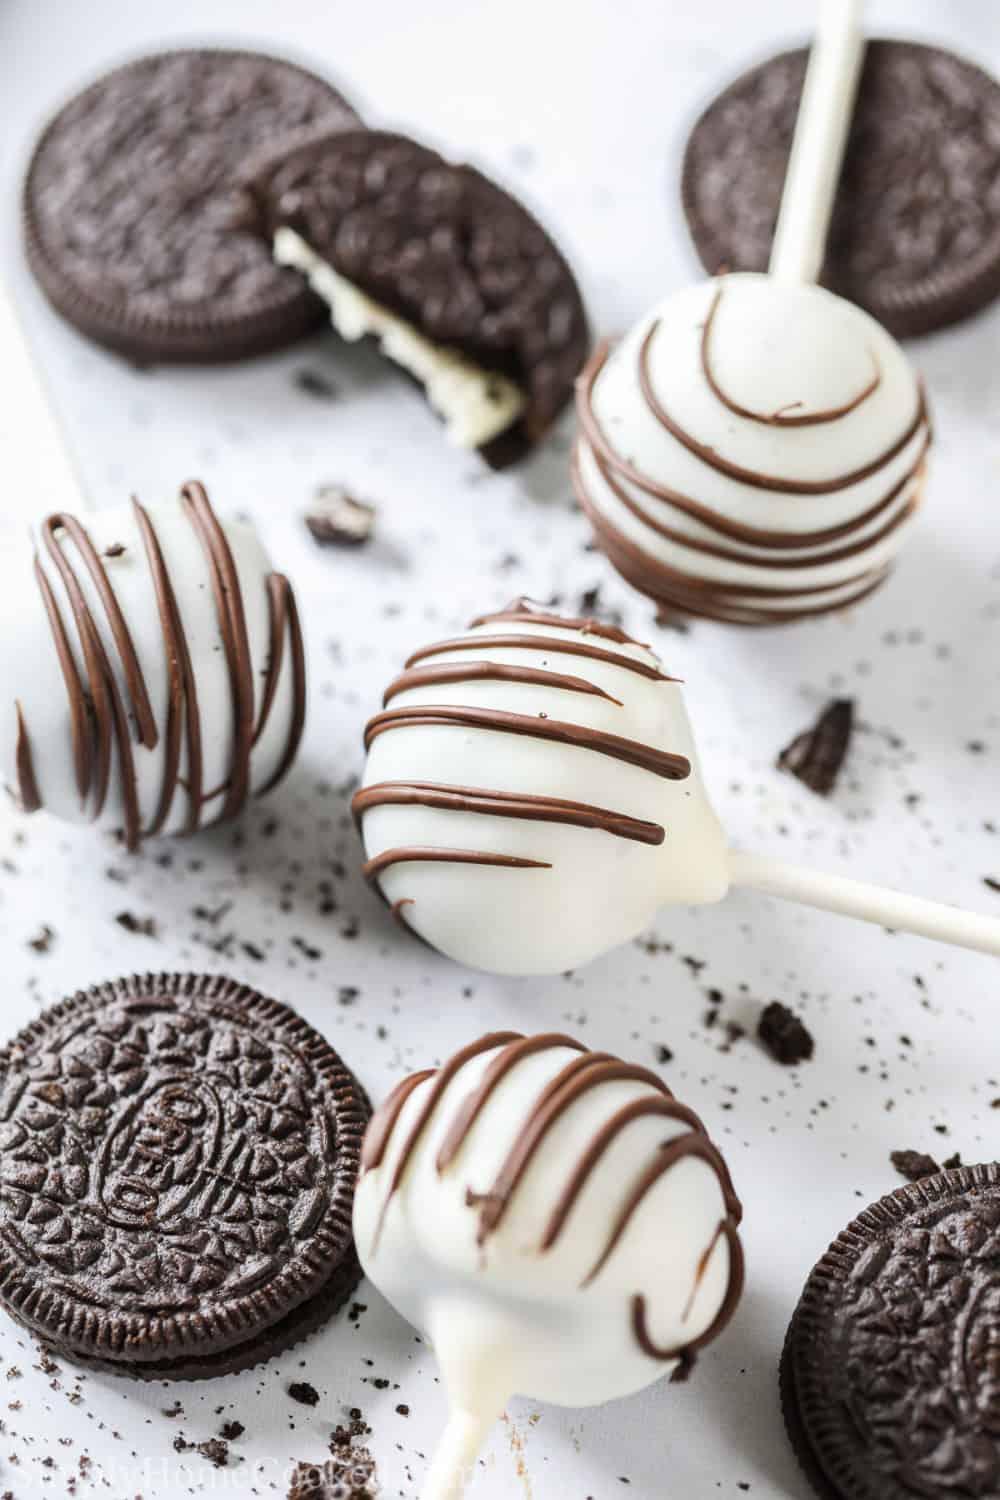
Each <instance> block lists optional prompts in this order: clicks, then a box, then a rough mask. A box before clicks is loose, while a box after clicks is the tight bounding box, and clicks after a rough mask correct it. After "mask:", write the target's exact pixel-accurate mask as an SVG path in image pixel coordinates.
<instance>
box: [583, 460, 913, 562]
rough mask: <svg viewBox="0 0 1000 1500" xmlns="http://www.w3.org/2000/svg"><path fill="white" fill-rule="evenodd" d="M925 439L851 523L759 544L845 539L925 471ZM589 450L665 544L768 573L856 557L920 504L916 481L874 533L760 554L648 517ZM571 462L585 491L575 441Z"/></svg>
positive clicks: (779, 546)
mask: <svg viewBox="0 0 1000 1500" xmlns="http://www.w3.org/2000/svg"><path fill="white" fill-rule="evenodd" d="M929 443H930V439H929V438H927V437H925V439H924V444H923V447H922V448H921V450H920V452H919V453H918V455H917V458H916V461H915V463H914V464H913V467H912V468H910V469H908V470H907V471H906V473H905V474H904V475H903V477H902V479H900V480H899V481H898V482H897V483H896V484H894V485H893V486H892V489H891V490H889V491H888V493H887V494H885V495H883V496H882V498H881V499H880V500H877V501H876V502H875V504H874V505H872V506H870V507H869V508H868V509H867V510H866V511H863V512H862V513H861V515H859V516H856V517H854V518H853V519H852V520H850V521H844V522H841V524H840V525H839V526H831V527H828V528H827V529H826V531H810V532H800V533H797V534H795V535H791V534H789V533H788V532H775V531H771V532H764V533H759V535H762V536H766V537H767V542H766V543H764V544H761V545H766V547H767V548H769V549H771V548H773V549H774V550H776V551H779V552H782V551H790V550H791V549H792V548H794V549H795V550H796V551H797V550H799V549H800V548H808V547H818V546H821V545H823V544H825V543H827V542H830V541H836V540H839V539H840V538H843V537H849V536H851V535H853V534H854V533H855V532H858V531H860V530H862V529H863V528H864V527H866V526H868V525H869V524H870V523H871V522H872V521H874V520H876V519H877V517H878V516H880V515H881V514H882V513H883V511H886V510H888V509H889V507H890V506H891V505H893V504H894V502H895V501H897V500H898V499H899V497H900V496H901V495H902V493H903V491H904V490H905V489H906V488H907V486H908V485H910V484H913V483H914V481H919V480H920V479H921V478H922V477H923V472H924V469H925V455H926V453H927V448H928V446H929ZM591 452H592V453H593V457H594V462H595V463H596V464H597V467H598V470H599V472H600V474H601V478H602V479H603V480H604V482H605V484H606V485H607V486H608V488H609V489H610V490H611V492H612V494H613V495H614V496H615V498H616V499H617V500H619V501H620V502H621V504H622V505H624V507H625V509H626V510H628V511H630V512H631V514H632V515H633V516H635V518H636V520H637V521H641V522H642V524H643V525H644V526H648V527H649V529H650V530H651V531H655V532H656V533H657V535H658V536H662V537H663V538H664V539H665V540H666V541H668V542H676V543H677V545H678V546H680V547H686V548H689V549H690V550H691V551H692V552H700V553H703V554H704V555H705V556H707V557H718V558H721V559H722V560H723V561H724V562H733V563H740V564H744V565H746V566H747V567H753V568H765V569H767V571H768V572H772V571H774V570H775V569H781V570H785V569H793V570H794V569H797V568H816V567H822V566H824V565H826V564H828V563H835V562H843V561H844V560H845V559H846V558H849V557H855V556H859V555H860V554H861V553H863V552H866V551H868V549H869V548H871V547H874V546H876V545H877V544H878V543H879V542H882V541H884V540H885V538H886V537H887V536H891V535H892V533H893V532H894V531H895V530H896V528H897V526H901V525H902V524H903V522H904V521H908V520H909V519H910V517H911V516H912V515H913V514H914V512H915V510H916V509H917V506H918V504H919V483H917V484H916V485H915V487H914V493H913V494H912V495H911V496H910V497H909V498H908V500H907V501H906V503H905V504H903V505H901V506H899V508H898V509H897V510H896V512H895V514H894V515H892V516H890V518H889V520H888V521H886V523H885V524H884V525H883V526H882V527H881V528H880V529H879V530H878V531H874V532H870V533H869V534H868V535H867V536H864V537H858V538H857V539H856V540H855V541H853V542H848V543H846V544H845V545H844V546H843V547H839V548H836V549H834V550H832V551H829V552H824V551H818V552H817V551H813V552H810V553H809V555H808V556H806V557H780V556H779V557H773V556H769V555H768V556H762V555H761V553H759V552H758V553H753V552H741V551H740V550H739V549H738V548H735V547H723V546H720V545H719V544H717V543H715V542H708V541H705V539H704V538H703V537H696V536H690V535H689V534H688V533H687V532H684V531H678V530H676V529H675V528H674V527H672V526H667V525H666V524H665V523H664V522H663V521H660V520H658V519H657V518H656V517H655V516H652V515H650V514H649V512H648V511H647V510H645V509H644V508H643V506H641V505H640V504H639V503H638V501H636V500H635V499H634V498H633V496H632V495H630V494H629V492H628V490H627V489H626V488H625V486H624V484H622V483H621V481H620V480H619V479H618V478H617V477H616V476H615V474H614V473H613V471H612V470H611V468H610V466H609V465H608V464H606V463H605V462H604V460H603V459H602V458H601V456H600V455H599V454H598V453H597V452H596V451H595V450H594V449H591ZM570 463H571V468H572V475H573V481H574V486H575V488H576V492H577V494H579V493H580V492H581V490H582V489H583V474H582V472H581V470H580V450H579V444H576V445H575V446H574V449H573V454H572V457H571V459H570ZM713 529H718V528H713ZM745 529H749V528H745ZM663 566H664V567H665V566H666V564H664V565H663ZM692 581H693V582H696V583H697V582H700V583H702V584H704V583H706V582H711V583H713V584H715V585H716V586H717V587H719V588H725V587H726V586H727V584H726V581H725V580H722V579H713V580H705V579H698V578H697V577H694V578H693V580H692ZM729 586H730V587H733V588H735V587H738V585H736V584H732V585H729Z"/></svg>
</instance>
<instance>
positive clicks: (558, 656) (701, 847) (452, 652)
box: [354, 599, 1000, 974]
mask: <svg viewBox="0 0 1000 1500" xmlns="http://www.w3.org/2000/svg"><path fill="white" fill-rule="evenodd" d="M384 705H385V706H384V709H383V711H382V712H381V713H378V714H376V715H375V717H374V718H373V719H372V720H371V721H370V722H369V724H368V727H367V730H366V735H365V742H366V745H367V748H368V761H367V765H366V768H365V774H364V778H363V782H362V786H361V788H360V790H359V791H358V792H357V793H356V795H355V798H354V814H355V817H356V819H357V821H358V824H359V826H360V829H361V832H362V836H363V839H364V844H365V849H366V852H367V856H368V859H367V863H366V865H365V872H366V874H367V876H368V878H369V879H370V880H371V881H372V882H374V884H375V885H376V887H377V889H378V890H379V891H380V893H381V894H382V896H383V897H384V898H385V900H386V901H387V902H388V903H389V905H390V906H391V908H392V910H393V912H394V914H395V915H396V916H397V917H398V918H399V920H400V921H401V922H402V923H403V924H404V925H405V926H407V927H408V928H411V929H412V930H413V931H414V932H416V933H417V934H418V935H419V936H420V937H422V938H423V939H424V940H425V941H426V942H428V943H429V944H431V945H432V946H433V947H435V948H438V949H440V950H441V952H443V953H446V954H447V955H449V957H451V958H455V959H457V960H459V962H461V963H466V964H469V965H471V966H472V967H473V968H480V969H487V970H491V971H493V972H496V973H502V974H549V973H557V972H559V971H561V970H565V969H569V968H575V967H577V966H578V965H579V964H582V963H586V962H588V961H589V960H590V959H592V958H595V957H597V956H598V955H599V954H601V953H604V952H605V951H607V950H608V949H610V948H613V947H615V946H617V945H618V944H619V943H624V942H627V941H628V940H629V939H631V938H634V937H636V936H638V934H639V933H641V932H642V931H643V930H644V928H646V927H647V926H648V925H649V924H650V923H651V922H652V920H653V918H654V917H655V914H656V912H657V910H658V908H659V907H660V906H662V905H663V904H664V903H675V904H686V905H694V904H700V903H704V902H712V901H719V900H720V899H721V898H722V897H723V896H725V894H726V893H727V891H728V890H729V889H730V887H731V886H739V885H744V886H753V887H757V888H758V889H761V890H764V891H767V892H769V893H770V894H772V895H777V896H786V897H789V898H790V899H793V900H799V901H802V902H805V903H806V904H808V905H813V906H819V907H822V908H826V909H828V910H831V911H839V912H843V913H845V914H848V915H852V916H856V917H861V918H863V919H864V920H867V921H871V922H878V923H882V924H884V925H885V926H888V927H893V928H901V929H904V930H906V931H910V932H916V933H921V934H923V935H924V936H928V937H936V938H940V939H941V940H943V941H946V942H952V943H956V944H959V945H961V946H965V947H970V948H979V949H981V950H982V951H984V952H988V953H1000V922H998V921H996V920H995V919H991V918H989V917H986V916H979V915H977V914H974V913H969V912H963V911H960V910H958V909H957V908H954V907H950V906H943V905H938V904H936V903H934V902H930V901H923V900H918V899H916V898H914V897H910V896H904V895H899V894H897V893H895V892H892V891H885V890H880V889H879V888H877V887H875V886H870V885H864V884H862V883H860V882H858V881H855V880H847V879H844V878H841V877H838V876H831V875H824V874H820V873H818V872H813V871H811V870H808V869H802V868H800V867H798V866H794V865H790V864H787V863H785V862H784V861H780V860H774V859H769V858H765V857H761V856H757V855H753V854H748V853H743V852H739V851H736V850H733V849H730V848H728V847H727V840H726V836H725V833H724V831H723V829H722V827H721V825H720V823H719V821H718V819H717V818H716V816H715V813H714V811H713V809H712V806H711V803H710V802H709V799H708V794H707V792H706V790H705V786H704V784H703V782H702V778H701V774H700V771H699V769H698V761H697V755H696V751H695V746H694V740H693V737H692V734H691V730H690V727H689V724H688V720H687V715H686V713H685V709H684V701H683V697H682V693H681V685H680V683H679V682H678V681H677V680H676V679H675V678H672V677H670V676H668V675H667V673H665V672H664V670H663V668H662V665H661V663H660V662H659V660H658V658H657V657H656V656H655V655H654V654H653V652H652V651H651V650H650V649H649V647H648V646H643V645H640V644H639V643H638V642H637V641H634V640H632V639H631V637H629V636H627V635H626V634H625V633H624V632H623V631H621V630H618V629H617V628H616V627H613V626H610V625H605V624H601V623H599V622H596V621H593V620H587V619H571V618H568V617H565V616H562V615H558V614H554V613H552V612H551V611H548V610H545V609H542V610H539V609H537V608H535V607H533V606H532V605H531V604H530V603H529V602H528V601H526V600H523V599H522V600H518V601H517V602H516V603H515V604H513V605H511V606H510V608H509V609H507V610H504V611H501V612H500V613H497V614H492V615H483V616H481V617H480V618H479V619H477V620H475V621H473V623H472V625H471V627H470V628H469V629H468V630H467V631H465V632H463V633H462V634H460V635H457V636H454V637H452V638H450V639H447V640H443V641H439V642H437V643H436V644H435V645H431V646H427V647H425V648H423V649H422V650H419V651H416V652H414V654H413V655H412V656H411V657H410V658H409V660H408V661H407V663H406V668H405V670H404V672H403V673H402V675H401V676H399V677H397V678H396V679H395V680H394V681H393V682H392V683H390V685H389V687H388V689H387V690H386V693H385V698H384Z"/></svg>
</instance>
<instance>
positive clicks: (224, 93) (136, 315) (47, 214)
mask: <svg viewBox="0 0 1000 1500" xmlns="http://www.w3.org/2000/svg"><path fill="white" fill-rule="evenodd" d="M320 120H322V121H324V122H325V123H326V124H327V125H330V126H333V127H336V126H342V125H349V126H351V127H356V126H357V125H358V124H359V120H358V116H357V114H356V113H355V111H354V110H353V109H352V108H351V106H350V105H349V104H348V103H347V101H346V100H345V99H343V98H342V96H341V95H340V94H339V93H338V92H337V91H336V89H334V88H332V87H331V86H330V85H329V84H328V83H325V82H324V81H323V80H322V79H320V78H317V77H315V75H314V74H312V73H309V72H306V71H305V69H303V68H299V67H296V66H294V65H293V64H291V63H287V62H282V61H279V60H278V59H277V58H272V57H265V56H262V55H260V54H258V53H254V52H231V51H223V50H197V51H179V52H163V53H158V54H155V55H153V56H150V57H143V58H140V59H138V60H137V61H135V62H132V63H128V64H127V65H126V66H124V67H122V68H118V69H117V70H116V71H114V72H112V73H109V74H107V75H106V76H105V77H104V78H102V79H100V80H99V81H98V82H97V83H94V84H92V85H91V86H90V87H89V88H88V89H86V90H85V91H84V92H83V93H82V94H79V95H78V96H77V97H76V98H75V99H73V100H72V101H71V102H70V103H69V104H67V105H66V106H65V107H64V108H63V109H62V110H60V112H59V114H58V115H57V116H56V117H55V119H54V120H53V121H52V122H51V124H50V125H49V126H48V127H47V129H46V130H45V132H44V134H43V135H42V137H41V139H40V141H39V142H38V145H37V147H36V149H35V152H34V156H33V157H32V160H31V165H30V167H29V170H28V176H27V182H26V185H25V189H24V238H25V245H26V248H27V254H28V260H29V262H30V264H31V268H32V270H33V272H34V274H35V276H36V278H37V279H38V281H39V282H40V284H41V286H42V288H43V290H44V291H45V294H46V296H47V297H48V298H49V301H50V302H51V303H52V304H53V306H54V307H55V308H56V309H57V310H58V311H59V312H60V313H62V315H63V316H64V317H65V318H66V319H67V320H68V321H69V322H70V323H72V324H73V325H74V327H75V328H77V329H78V330H79V331H80V332H81V333H83V334H86V335H87V337H89V338H92V339H95V340H96V341H97V342H98V343H100V344H105V345H107V346H108V347H109V348H111V349H115V350H117V351H118V352H120V353H122V354H125V355H127V356H128V357H130V358H131V359H134V360H136V361H141V362H156V361H161V360H162V361H167V360H184V361H195V362H201V363H207V362H216V361H223V360H231V359H238V358H241V357H243V356H245V355H252V354H261V353H264V352H265V351H267V350H271V349H278V348H281V347H283V346H284V345H286V344H290V343H292V342H293V341H294V340H295V339H297V338H299V337H301V336H302V335H303V334H306V333H308V332H309V331H310V330H311V329H314V328H316V327H317V326H319V325H320V324H321V323H322V321H323V316H324V310H323V305H322V303H321V302H320V301H319V300H318V299H317V298H316V297H314V296H313V295H312V293H311V292H310V291H309V289H308V288H307V287H306V286H304V285H303V283H302V281H301V280H300V278H298V277H296V276H295V275H293V274H292V273H290V272H288V271H284V270H282V269H281V268H280V267H279V266H276V265H275V264H274V262H273V260H272V259H271V257H270V255H269V254H268V253H267V250H266V248H265V247H264V246H262V245H261V244H260V242H259V240H258V239H256V238H255V237H254V236H253V235H248V234H241V233H239V232H238V231H234V230H233V229H232V228H231V224H230V220H231V208H232V192H233V186H234V182H235V179H236V176H237V174H238V172H239V170H241V169H242V168H243V167H244V166H245V164H246V160H247V157H248V155H250V154H251V153H252V152H253V151H255V150H257V149H259V148H260V147H262V146H263V145H264V144H265V143H270V142H272V141H273V140H274V139H275V138H276V137H277V136H281V135H284V134H286V133H288V132H294V131H296V130H299V129H301V128H303V127H305V126H309V125H313V124H315V123H316V122H318V121H320Z"/></svg>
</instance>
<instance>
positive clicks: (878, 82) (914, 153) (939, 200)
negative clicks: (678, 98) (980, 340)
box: [681, 41, 1000, 338]
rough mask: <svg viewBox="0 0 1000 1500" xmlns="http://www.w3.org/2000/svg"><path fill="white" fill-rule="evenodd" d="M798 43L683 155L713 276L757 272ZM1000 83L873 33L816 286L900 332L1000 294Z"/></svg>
mask: <svg viewBox="0 0 1000 1500" xmlns="http://www.w3.org/2000/svg"><path fill="white" fill-rule="evenodd" d="M806 56H807V54H806V52H805V50H804V49H802V50H799V51H795V52H784V53H782V54H781V55H780V56H778V57H774V58H771V59H770V60H769V61H767V62H765V63H762V64H760V66H759V67H756V68H753V69H751V70H750V72H748V73H745V74H744V75H743V76H742V77H741V78H738V79H737V80H736V82H735V83H733V84H731V85H730V86H729V88H727V89H726V90H725V92H724V93H723V94H721V95H720V96H719V97H718V98H717V99H716V100H715V101H714V102H713V103H712V104H710V105H709V106H708V108H707V109H706V110H705V112H704V114H703V115H702V116H701V118H700V119H699V120H698V122H697V124H696V125H695V127H694V130H693V132H692V134H691V138H690V140H689V141H688V145H687V150H686V152H685V156H684V169H683V177H682V184H681V192H682V197H683V202H684V211H685V213H686V215H687V220H688V225H689V227H690V230H691V234H692V236H693V238H694V242H695V246H696V248H697V251H698V254H699V256H700V257H701V261H702V264H703V265H704V266H705V268H706V270H708V271H709V272H710V273H711V274H713V275H714V274H715V273H716V272H718V271H720V270H722V269H726V270H729V271H763V270H766V269H767V263H768V258H769V256H770V253H771V241H772V239H773V236H774V226H775V222H776V220H777V216H778V205H779V202H780V200H781V190H782V186H783V184H784V179H785V168H786V166H787V164H788V156H789V151H790V149H791V143H792V135H793V132H794V129H795V118H796V114H797V112H798V104H799V96H800V94H801V92H802V81H803V78H804V76H805V68H806ZM998 173H1000V85H998V84H997V83H996V82H995V81H994V80H993V79H992V78H990V77H989V76H988V74H986V73H984V72H983V71H982V69H980V68H977V67H975V66H974V65H973V64H972V63H969V62H966V61H964V59H962V58H960V57H955V56H953V55H952V54H951V53H949V52H944V51H942V50H941V49H940V48H937V47H926V46H922V45H921V44H919V43H917V42H896V41H871V42H869V43H868V45H867V48H866V51H865V59H864V65H863V69H862V74H861V83H860V87H859V90H858V97H857V104H856V108H855V113H854V118H853V122H852V125H851V132H850V136H849V139H848V143H847V151H846V155H845V159H844V168H843V172H842V175H841V180H840V186H839V188H838V191H837V200H836V204H835V207H834V213H833V221H832V224H831V227H830V235H829V240H828V244H827V255H826V263H825V266H824V269H823V276H822V281H823V284H824V285H825V286H828V287H830V288H831V289H832V290H833V291H835V292H838V293H840V295H841V296H844V297H848V298H850V300H851V301H853V302H856V303H858V305H859V306H861V307H864V308H867V310H868V311H869V312H870V313H872V314H874V316H875V317H876V318H878V320H879V322H880V323H883V324H884V325H885V327H886V328H888V330H889V332H890V333H892V334H894V335H895V336H896V337H897V338H908V337H910V336H912V335H915V334H920V333H927V332H929V331H930V330H931V329H933V328H939V327H941V326H943V325H945V324H948V323H954V322H957V321H958V319H960V318H964V317H968V316H969V315H970V314H971V313H974V312H978V311H979V309H980V308H982V307H983V306H985V305H986V304H987V303H988V302H990V301H991V300H992V299H993V298H994V297H996V296H997V295H1000V197H998V195H997V190H996V184H997V175H998Z"/></svg>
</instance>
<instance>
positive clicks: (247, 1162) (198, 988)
mask: <svg viewBox="0 0 1000 1500" xmlns="http://www.w3.org/2000/svg"><path fill="white" fill-rule="evenodd" d="M366 1118H367V1104H366V1102H365V1100H364V1096H363V1094H362V1092H361V1089H360V1086H359V1085H358V1084H357V1082H356V1080H355V1079H354V1078H353V1077H352V1075H351V1073H350V1072H349V1071H348V1070H347V1068H346V1067H345V1066H344V1064H343V1063H342V1062H341V1060H340V1058H339V1057H338V1056H337V1054H336V1053H335V1052H334V1051H333V1049H332V1048H331V1047H330V1046H329V1045H328V1044H327V1042H325V1041H324V1039H323V1038H322V1037H321V1036H320V1035H319V1033H318V1032H316V1031H314V1030H313V1029H312V1027H311V1026H308V1025H307V1024H306V1023H305V1021H303V1020H302V1019H301V1018H300V1017H299V1016H297V1015H296V1014H295V1013H294V1011H292V1010H289V1009H288V1007H287V1006H284V1005H279V1004H278V1003H277V1002H276V1001H274V1000H268V999H265V998H264V996H262V995H259V994H257V993H256V992H255V991H254V990H251V989H248V988H247V987H246V986H244V985H239V984H236V983H234V982H233V981H232V980H228V979H223V978H220V977H215V978H203V977H200V976H196V975H190V974H188V975H178V974H158V975H153V974H148V975H145V976H144V977H138V976H136V977H133V978H131V979H123V980H119V981H117V982H116V983H113V984H105V985H101V986H100V987H99V988H96V989H93V990H90V991H88V992H86V993H83V992H81V993H80V994H77V995H75V996H73V997H72V998H71V999H69V1000H65V1001H63V1002H62V1004H60V1005H57V1006H55V1007H54V1008H53V1009H52V1010H49V1011H46V1012H45V1013H44V1014H43V1015H42V1016H40V1017H39V1019H38V1020H37V1021H35V1022H33V1023H32V1025H31V1026H29V1027H27V1028H26V1029H25V1030H24V1031H22V1032H21V1034H20V1035H19V1036H18V1037H16V1038H15V1040H14V1041H13V1042H11V1043H10V1044H9V1045H8V1047H7V1048H6V1049H5V1050H4V1051H3V1052H2V1053H0V1304H2V1305H3V1306H4V1307H5V1308H6V1310H7V1311H8V1312H9V1313H10V1314H11V1315H12V1316H13V1317H15V1318H17V1319H18V1321H20V1322H21V1323H23V1324H25V1325H26V1326H27V1327H28V1328H30V1329H31V1330H32V1331H33V1332H34V1333H36V1334H38V1335H40V1336H41V1337H42V1338H44V1339H45V1341H46V1343H48V1344H50V1345H51V1346H52V1347H53V1348H55V1349H57V1350H58V1351H59V1352H60V1353H62V1354H64V1355H66V1356H67V1357H68V1358H72V1359H77V1360H79V1361H80V1362H81V1363H83V1364H87V1365H91V1366H95V1367H97V1368H102V1369H107V1370H113V1371H115V1372H116V1373H119V1374H122V1375H131V1376H134V1377H138V1378H140V1379H153V1378H175V1379H197V1378H200V1377H203V1376H210V1375H219V1374H224V1373H228V1372H230V1371H233V1370H240V1369H245V1368H247V1367H248V1366H250V1365H254V1364H258V1363H259V1362H260V1361H262V1360H265V1359H268V1358H269V1357H270V1356H271V1355H273V1354H277V1353H280V1352H281V1350H282V1349H285V1348H288V1347H289V1346H290V1345H291V1344H293V1343H295V1342H297V1341H298V1340H299V1339H300V1338H303V1337H304V1336H305V1335H306V1334H307V1333H310V1332H311V1331H312V1330H313V1329H314V1328H316V1327H318V1326H319V1324H320V1323H321V1322H323V1321H324V1320H325V1319H326V1318H327V1317H329V1316H330V1315H331V1314H332V1313H333V1312H334V1311H336V1309H337V1307H339V1306H340V1304H341V1303H342V1302H343V1301H344V1300H345V1299H346V1298H347V1297H348V1296H349V1295H350V1293H351V1291H352V1290H353V1288H354V1286H355V1285H356V1284H357V1281H358V1279H359V1276H360V1270H359V1267H358V1262H357V1259H356V1256H355V1252H354V1243H353V1239H352V1234H351V1207H352V1202H353V1195H354V1183H355V1178H356V1175H357V1169H358V1161H359V1154H360V1145H361V1137H362V1135H363V1133H364V1128H365V1123H366Z"/></svg>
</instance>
